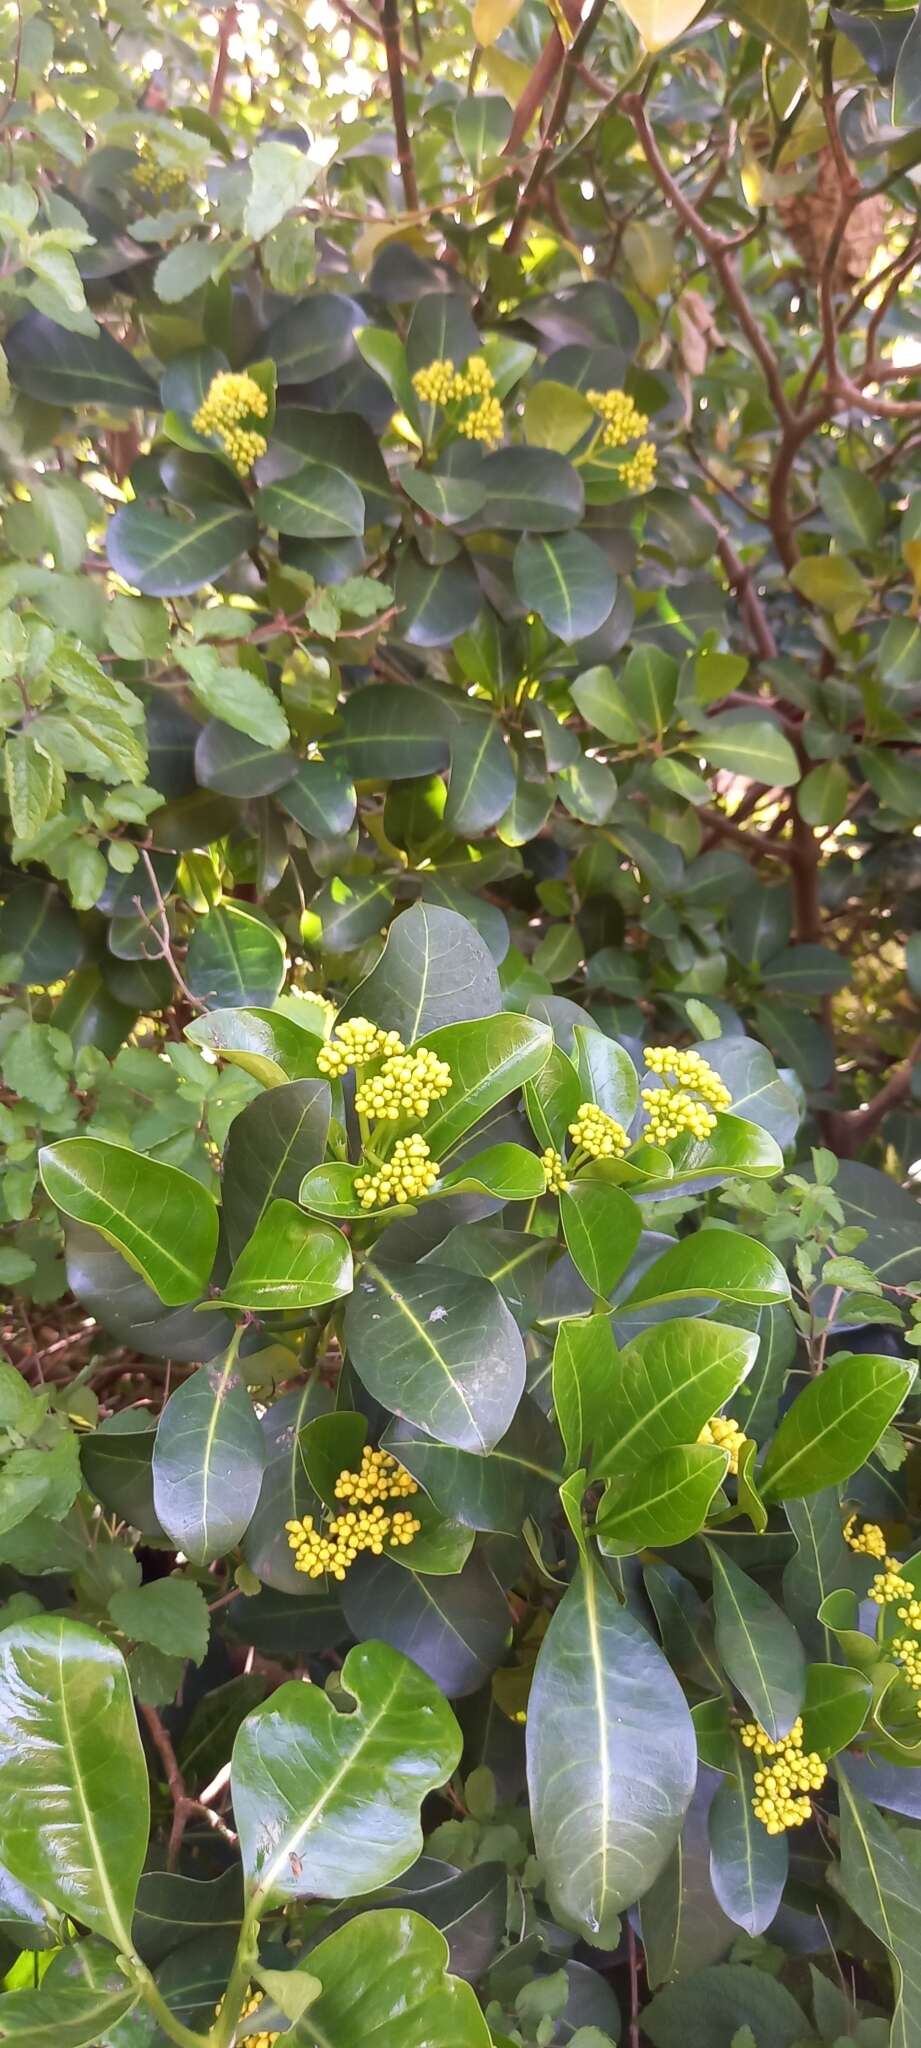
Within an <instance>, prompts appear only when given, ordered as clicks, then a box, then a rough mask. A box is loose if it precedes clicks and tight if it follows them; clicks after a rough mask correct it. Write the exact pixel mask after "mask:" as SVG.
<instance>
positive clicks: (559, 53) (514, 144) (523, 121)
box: [503, 0, 582, 156]
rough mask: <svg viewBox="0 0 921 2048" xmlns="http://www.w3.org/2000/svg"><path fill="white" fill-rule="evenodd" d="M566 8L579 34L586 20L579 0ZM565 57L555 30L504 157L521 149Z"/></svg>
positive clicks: (519, 110)
mask: <svg viewBox="0 0 921 2048" xmlns="http://www.w3.org/2000/svg"><path fill="white" fill-rule="evenodd" d="M562 8H563V13H564V14H565V16H566V20H567V21H568V23H569V26H570V28H571V29H572V31H573V34H575V33H576V32H577V31H578V28H579V23H580V21H581V18H582V17H581V12H580V8H579V0H562ZM565 55H566V48H565V44H564V42H563V38H562V36H561V35H560V31H559V29H558V28H554V29H551V31H550V34H549V36H548V37H547V41H546V42H545V44H544V47H543V49H542V51H541V53H540V56H539V57H538V60H537V63H536V64H535V66H534V69H533V71H532V73H531V76H530V78H529V79H528V82H527V85H526V86H525V88H524V91H523V93H522V95H521V98H520V100H519V101H518V105H517V106H516V108H515V111H514V113H513V115H512V125H511V128H510V130H509V138H508V141H507V143H506V145H505V149H504V151H503V155H505V156H514V154H515V151H516V150H518V149H520V147H521V144H522V143H523V141H524V138H525V136H526V135H527V132H528V129H529V128H530V126H531V122H532V121H533V120H534V117H535V115H536V114H537V113H538V112H539V111H540V108H541V107H542V106H543V104H544V101H545V99H546V97H547V94H548V92H549V91H550V87H551V86H552V84H553V81H554V79H555V77H556V74H557V72H558V71H559V69H560V66H561V64H562V62H563V59H564V57H565Z"/></svg>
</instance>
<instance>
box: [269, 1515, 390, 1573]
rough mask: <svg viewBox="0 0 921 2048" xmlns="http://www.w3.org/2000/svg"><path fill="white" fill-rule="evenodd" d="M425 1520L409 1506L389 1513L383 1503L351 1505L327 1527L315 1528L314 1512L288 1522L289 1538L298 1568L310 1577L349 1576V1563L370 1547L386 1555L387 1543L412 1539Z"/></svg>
mask: <svg viewBox="0 0 921 2048" xmlns="http://www.w3.org/2000/svg"><path fill="white" fill-rule="evenodd" d="M421 1527H422V1523H421V1522H418V1521H417V1520H416V1517H415V1515H411V1514H409V1512H408V1511H407V1510H406V1509H405V1508H398V1509H397V1511H396V1513H395V1514H392V1515H385V1513H384V1510H383V1508H382V1507H380V1506H378V1507H374V1508H358V1509H354V1508H350V1509H349V1511H348V1513H347V1514H345V1515H333V1517H332V1520H331V1521H330V1522H328V1523H327V1525H326V1528H325V1530H323V1529H315V1528H314V1524H313V1516H312V1515H304V1516H303V1517H302V1519H301V1520H300V1521H299V1522H286V1523H285V1528H286V1529H287V1532H288V1542H289V1544H290V1547H291V1549H292V1550H293V1552H294V1569H295V1571H296V1572H303V1573H304V1574H305V1576H306V1577H307V1578H308V1579H323V1578H325V1577H326V1575H327V1573H328V1574H329V1577H330V1578H332V1579H339V1580H342V1579H344V1578H345V1575H346V1572H347V1571H348V1568H349V1565H351V1564H354V1562H355V1559H356V1557H361V1556H362V1554H363V1552H364V1551H366V1550H369V1551H370V1552H371V1555H372V1557H383V1554H384V1547H385V1545H387V1544H389V1546H390V1548H391V1549H392V1550H396V1549H399V1547H400V1545H401V1544H407V1543H411V1542H412V1540H413V1537H414V1536H417V1535H418V1533H419V1530H420V1529H421Z"/></svg>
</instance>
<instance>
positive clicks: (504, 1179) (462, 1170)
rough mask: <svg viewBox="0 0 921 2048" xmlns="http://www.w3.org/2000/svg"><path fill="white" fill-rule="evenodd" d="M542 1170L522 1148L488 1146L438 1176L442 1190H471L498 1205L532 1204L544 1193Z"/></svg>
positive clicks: (531, 1154) (534, 1154) (533, 1154)
mask: <svg viewBox="0 0 921 2048" xmlns="http://www.w3.org/2000/svg"><path fill="white" fill-rule="evenodd" d="M544 1188H545V1176H544V1169H543V1167H542V1166H541V1163H540V1160H539V1159H538V1157H537V1154H536V1153H535V1152H529V1151H528V1150H527V1148H526V1146H524V1145H489V1146H488V1147H487V1149H486V1151H485V1152H475V1153H473V1155H472V1156H471V1157H470V1158H469V1159H466V1160H465V1161H464V1164H463V1165H462V1166H455V1167H453V1168H452V1170H451V1172H450V1173H446V1174H444V1175H443V1176H442V1180H441V1183H440V1187H439V1193H441V1192H442V1190H445V1191H447V1190H448V1189H452V1190H455V1189H456V1190H461V1189H464V1190H471V1191H472V1192H474V1193H476V1194H486V1195H494V1196H495V1197H496V1199H497V1200H498V1201H501V1202H533V1201H536V1200H537V1199H538V1197H539V1196H540V1195H542V1194H543V1193H544Z"/></svg>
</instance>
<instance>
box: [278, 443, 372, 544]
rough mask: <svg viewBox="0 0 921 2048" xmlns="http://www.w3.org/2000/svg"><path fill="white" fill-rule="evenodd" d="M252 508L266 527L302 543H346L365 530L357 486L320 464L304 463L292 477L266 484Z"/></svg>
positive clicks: (361, 498)
mask: <svg viewBox="0 0 921 2048" xmlns="http://www.w3.org/2000/svg"><path fill="white" fill-rule="evenodd" d="M255 509H256V517H257V519H260V520H262V521H263V523H264V524H265V525H266V526H272V527H274V528H275V531H276V532H277V533H291V534H294V535H296V536H297V537H298V538H299V539H301V540H347V539H348V537H349V535H351V534H362V533H363V532H364V529H365V501H364V499H363V497H362V495H361V492H360V490H359V489H358V486H357V484H354V483H353V482H352V479H351V477H348V476H345V475H343V472H342V471H341V470H339V469H330V468H329V467H328V465H327V464H326V463H323V462H305V463H303V464H302V465H301V467H300V469H296V470H295V471H294V474H293V476H286V477H283V478H281V479H280V480H279V481H278V482H277V483H274V484H265V485H264V487H263V489H262V490H261V491H259V492H258V493H257V497H256V506H255Z"/></svg>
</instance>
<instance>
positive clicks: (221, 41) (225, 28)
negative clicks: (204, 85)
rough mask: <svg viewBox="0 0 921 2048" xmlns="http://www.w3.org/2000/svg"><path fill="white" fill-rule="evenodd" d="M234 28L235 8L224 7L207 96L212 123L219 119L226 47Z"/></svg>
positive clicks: (225, 70) (227, 53)
mask: <svg viewBox="0 0 921 2048" xmlns="http://www.w3.org/2000/svg"><path fill="white" fill-rule="evenodd" d="M236 27H237V10H236V7H235V6H230V7H225V9H224V12H223V14H222V15H221V26H220V30H219V33H218V41H217V56H216V58H215V62H214V76H213V78H212V80H211V91H210V94H209V96H208V112H209V114H210V115H211V118H212V120H213V121H216V120H217V119H218V118H219V116H220V111H221V107H222V105H223V102H224V88H225V86H226V84H227V70H228V65H229V62H230V57H229V48H228V46H229V43H230V38H231V36H232V35H233V34H234V33H235V31H236Z"/></svg>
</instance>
